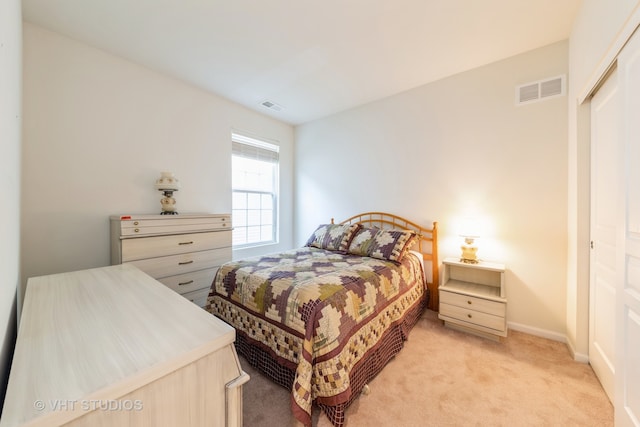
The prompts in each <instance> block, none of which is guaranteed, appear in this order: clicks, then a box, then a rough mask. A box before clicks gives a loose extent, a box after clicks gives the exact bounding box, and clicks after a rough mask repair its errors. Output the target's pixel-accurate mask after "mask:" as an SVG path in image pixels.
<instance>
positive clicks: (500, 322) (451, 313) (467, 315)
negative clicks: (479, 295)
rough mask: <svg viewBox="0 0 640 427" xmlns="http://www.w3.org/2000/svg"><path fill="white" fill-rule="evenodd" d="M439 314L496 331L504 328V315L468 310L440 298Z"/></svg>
mask: <svg viewBox="0 0 640 427" xmlns="http://www.w3.org/2000/svg"><path fill="white" fill-rule="evenodd" d="M440 315H441V316H446V317H450V318H452V319H457V320H461V321H464V322H467V323H472V324H474V325H478V326H483V327H485V328H489V329H494V330H496V331H501V332H502V331H504V330H505V319H504V317H500V316H494V315H491V314H486V313H482V312H479V311H474V310H469V309H467V308H464V307H458V306H455V305H450V304H445V303H443V302H442V300H440Z"/></svg>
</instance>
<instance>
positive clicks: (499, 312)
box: [440, 288, 507, 317]
mask: <svg viewBox="0 0 640 427" xmlns="http://www.w3.org/2000/svg"><path fill="white" fill-rule="evenodd" d="M440 302H442V303H445V304H449V305H454V306H458V307H461V308H464V309H469V310H473V311H478V312H482V313H486V314H491V315H494V316H500V317H505V316H506V307H507V305H506V304H505V303H503V302H499V301H491V300H488V299H483V298H477V297H473V296H469V295H463V294H457V293H455V292H446V291H443V290H442V288H441V289H440Z"/></svg>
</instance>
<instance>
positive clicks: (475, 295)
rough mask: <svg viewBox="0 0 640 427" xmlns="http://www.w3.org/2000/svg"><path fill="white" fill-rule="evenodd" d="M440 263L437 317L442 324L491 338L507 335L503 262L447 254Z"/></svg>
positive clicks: (498, 338)
mask: <svg viewBox="0 0 640 427" xmlns="http://www.w3.org/2000/svg"><path fill="white" fill-rule="evenodd" d="M443 267H444V272H443V275H442V282H441V284H440V287H439V293H440V314H439V315H438V317H439V318H440V319H442V320H444V323H445V325H446V326H449V327H451V328H453V329H459V330H462V331H465V332H470V333H473V334H475V335H479V336H482V337H485V338H491V339H494V340H500V337H506V336H507V298H506V293H505V281H504V273H505V266H504V265H503V264H499V263H492V262H484V261H480V262H478V263H476V264H469V263H465V262H462V261H460V260H459V259H458V258H446V259H445V260H444V261H443Z"/></svg>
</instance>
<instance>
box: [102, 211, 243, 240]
mask: <svg viewBox="0 0 640 427" xmlns="http://www.w3.org/2000/svg"><path fill="white" fill-rule="evenodd" d="M114 221H115V223H114V224H113V225H114V226H115V227H117V228H118V231H119V234H120V235H121V236H144V235H160V234H176V233H189V232H193V231H211V230H224V229H229V228H231V215H206V216H187V215H175V216H173V215H171V216H167V215H165V216H161V215H155V216H138V217H136V216H132V217H128V216H122V217H120V219H119V220H114Z"/></svg>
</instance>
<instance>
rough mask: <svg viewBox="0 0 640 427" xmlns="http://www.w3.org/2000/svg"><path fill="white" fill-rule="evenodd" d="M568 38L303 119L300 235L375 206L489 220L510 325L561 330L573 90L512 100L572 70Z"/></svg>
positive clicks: (486, 238)
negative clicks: (525, 87)
mask: <svg viewBox="0 0 640 427" xmlns="http://www.w3.org/2000/svg"><path fill="white" fill-rule="evenodd" d="M567 52H568V42H566V41H565V42H561V43H557V44H553V45H551V46H548V47H545V48H542V49H538V50H535V51H532V52H529V53H526V54H523V55H519V56H516V57H513V58H509V59H507V60H504V61H500V62H497V63H494V64H490V65H488V66H484V67H481V68H478V69H475V70H472V71H468V72H465V73H461V74H458V75H456V76H453V77H450V78H447V79H443V80H441V81H438V82H435V83H432V84H428V85H425V86H422V87H419V88H416V89H413V90H410V91H408V92H405V93H401V94H399V95H396V96H393V97H390V98H387V99H384V100H381V101H378V102H374V103H371V104H368V105H365V106H362V107H360V108H355V109H352V110H349V111H346V112H343V113H341V114H337V115H334V116H331V117H328V118H326V119H323V120H318V121H315V122H311V123H308V124H305V125H302V126H299V127H298V128H297V129H296V157H295V165H296V175H295V176H296V205H295V217H296V242H297V243H298V244H300V243H302V242H303V241H304V240H305V239H306V238H307V237H308V235H309V234H310V233H311V232H312V231H313V229H314V227H315V226H317V224H319V223H322V222H328V221H329V219H330V218H331V217H335V218H336V220H340V219H345V218H347V217H348V216H351V215H353V214H357V213H359V212H364V211H370V210H382V211H389V212H392V213H395V214H398V215H401V216H405V217H407V218H409V219H413V220H414V221H415V222H418V223H420V224H425V225H428V224H430V222H431V221H433V220H437V221H439V225H440V253H441V255H442V256H443V257H444V256H458V255H459V246H460V243H461V239H460V237H458V235H457V234H458V230H457V226H456V225H457V222H458V221H459V219H460V218H461V217H465V216H475V217H478V218H480V219H481V220H482V221H484V222H485V231H484V233H483V236H482V237H481V238H480V239H479V240H478V246H479V248H480V249H479V253H478V254H479V256H480V257H481V258H483V259H485V260H499V261H503V262H505V263H506V265H507V268H508V273H507V277H506V280H507V296H508V320H509V322H510V327H512V328H518V329H523V330H527V331H530V332H535V333H538V334H540V335H545V336H549V337H552V338H556V339H564V334H565V321H566V313H565V306H566V290H565V286H566V285H565V277H566V267H567V266H566V250H567V248H566V245H567V230H566V228H567V226H566V224H567V188H566V181H567V171H566V168H567V98H566V97H559V98H555V99H550V100H547V101H544V102H539V103H534V104H530V105H526V106H516V105H514V104H515V87H516V86H517V85H518V84H523V83H527V82H531V81H536V80H539V79H544V78H547V77H554V76H558V75H561V74H565V73H567V71H568V57H567Z"/></svg>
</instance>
